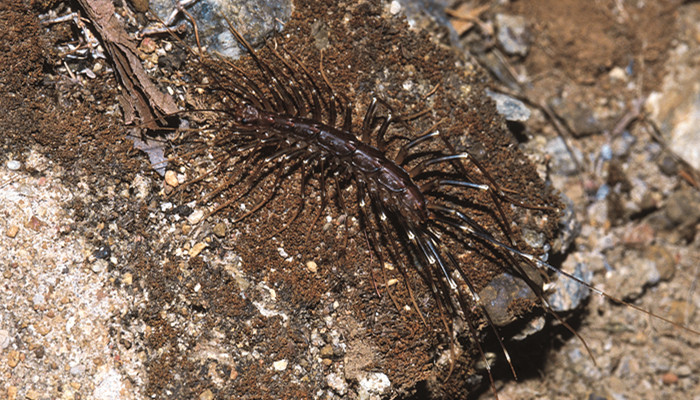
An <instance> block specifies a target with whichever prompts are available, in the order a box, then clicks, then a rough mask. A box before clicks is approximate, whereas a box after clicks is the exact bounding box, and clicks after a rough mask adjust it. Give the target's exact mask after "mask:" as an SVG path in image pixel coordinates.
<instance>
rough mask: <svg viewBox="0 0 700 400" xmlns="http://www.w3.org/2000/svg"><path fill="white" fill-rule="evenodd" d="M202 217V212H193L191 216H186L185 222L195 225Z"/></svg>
mask: <svg viewBox="0 0 700 400" xmlns="http://www.w3.org/2000/svg"><path fill="white" fill-rule="evenodd" d="M203 217H204V211H202V210H194V212H193V213H192V214H190V215H188V216H187V221H188V222H189V223H190V224H192V225H195V224H196V223H198V222H199V221H201V220H202V218H203Z"/></svg>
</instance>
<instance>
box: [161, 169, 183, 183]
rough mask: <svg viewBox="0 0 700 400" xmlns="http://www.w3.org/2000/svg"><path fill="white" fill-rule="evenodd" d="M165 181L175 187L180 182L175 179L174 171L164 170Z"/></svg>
mask: <svg viewBox="0 0 700 400" xmlns="http://www.w3.org/2000/svg"><path fill="white" fill-rule="evenodd" d="M165 183H167V184H168V185H170V186H172V187H177V186H178V185H179V184H180V182H179V181H178V180H177V174H176V173H175V171H171V170H167V171H165Z"/></svg>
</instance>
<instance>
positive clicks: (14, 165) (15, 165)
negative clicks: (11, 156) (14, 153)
mask: <svg viewBox="0 0 700 400" xmlns="http://www.w3.org/2000/svg"><path fill="white" fill-rule="evenodd" d="M20 168H22V163H21V162H19V161H17V160H10V161H8V162H7V169H9V170H10V171H17V170H18V169H20Z"/></svg>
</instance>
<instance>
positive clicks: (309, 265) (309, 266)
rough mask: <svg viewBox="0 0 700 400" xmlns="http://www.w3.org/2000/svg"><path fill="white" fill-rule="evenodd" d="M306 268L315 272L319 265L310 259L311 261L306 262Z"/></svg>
mask: <svg viewBox="0 0 700 400" xmlns="http://www.w3.org/2000/svg"><path fill="white" fill-rule="evenodd" d="M306 269H308V270H309V272H311V273H314V274H315V273H316V271H318V265H317V264H316V263H315V262H313V261H309V262H307V263H306Z"/></svg>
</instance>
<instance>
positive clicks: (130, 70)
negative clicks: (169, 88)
mask: <svg viewBox="0 0 700 400" xmlns="http://www.w3.org/2000/svg"><path fill="white" fill-rule="evenodd" d="M78 3H80V5H81V7H82V8H83V9H84V10H85V13H86V14H87V16H88V18H90V20H91V21H92V23H93V24H94V26H95V29H96V30H97V32H98V33H99V35H100V36H101V37H102V42H103V43H104V46H105V49H106V50H107V52H108V53H109V55H110V56H111V58H112V61H113V63H114V67H115V70H116V71H117V75H118V77H119V80H120V81H121V83H122V87H123V89H122V93H123V95H122V98H121V99H120V103H121V104H122V107H123V108H124V119H125V121H124V122H125V123H127V124H131V123H133V122H134V120H135V119H136V118H140V120H141V122H143V123H144V124H145V126H146V127H147V128H149V129H156V128H157V127H158V121H162V118H163V117H165V116H168V115H170V114H173V113H175V112H177V106H176V105H175V101H174V100H173V98H172V97H171V96H170V95H168V94H167V93H163V92H161V91H160V90H158V88H157V87H156V86H155V84H153V82H152V81H151V80H150V78H149V77H148V75H146V71H144V69H143V66H142V65H141V61H140V60H139V58H138V56H137V55H136V45H135V44H134V42H133V41H132V40H131V39H130V38H129V36H128V34H127V33H126V31H125V30H124V28H123V27H122V24H121V22H120V21H119V19H117V17H116V14H115V10H114V5H113V4H112V2H111V0H78Z"/></svg>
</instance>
